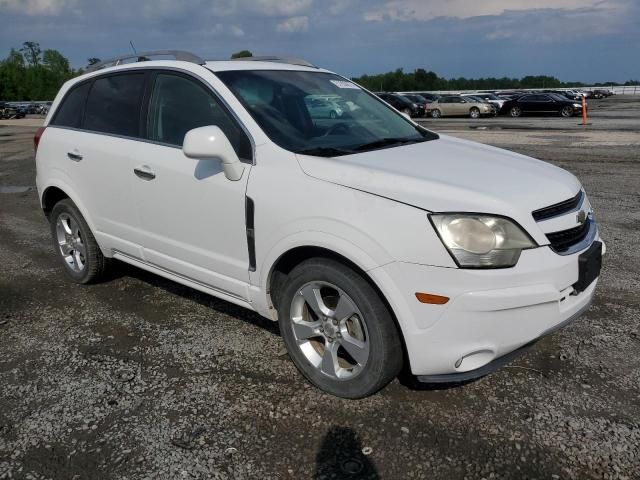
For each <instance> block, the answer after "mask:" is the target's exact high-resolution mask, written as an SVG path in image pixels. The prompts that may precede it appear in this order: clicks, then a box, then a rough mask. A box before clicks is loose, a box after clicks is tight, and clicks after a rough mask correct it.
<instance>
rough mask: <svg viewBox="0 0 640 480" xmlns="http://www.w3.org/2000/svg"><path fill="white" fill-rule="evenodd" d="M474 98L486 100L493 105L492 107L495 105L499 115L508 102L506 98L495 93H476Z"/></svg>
mask: <svg viewBox="0 0 640 480" xmlns="http://www.w3.org/2000/svg"><path fill="white" fill-rule="evenodd" d="M473 96H475V97H479V98H481V99H482V100H485V101H487V102H489V103H491V104H492V105H495V107H496V112H497V113H500V112H501V111H502V107H503V106H504V103H505V102H506V101H507V100H506V99H505V98H501V97H499V96H498V95H496V94H495V93H486V92H484V93H474V94H473Z"/></svg>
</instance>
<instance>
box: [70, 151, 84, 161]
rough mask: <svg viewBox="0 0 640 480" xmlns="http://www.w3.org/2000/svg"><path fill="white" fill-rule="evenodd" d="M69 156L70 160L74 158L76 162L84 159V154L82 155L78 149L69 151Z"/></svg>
mask: <svg viewBox="0 0 640 480" xmlns="http://www.w3.org/2000/svg"><path fill="white" fill-rule="evenodd" d="M67 157H69V160H73V161H74V162H79V161H80V160H82V155H80V152H79V151H78V150H77V149H74V150H72V151H70V152H67Z"/></svg>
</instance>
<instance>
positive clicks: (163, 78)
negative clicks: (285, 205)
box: [146, 73, 252, 161]
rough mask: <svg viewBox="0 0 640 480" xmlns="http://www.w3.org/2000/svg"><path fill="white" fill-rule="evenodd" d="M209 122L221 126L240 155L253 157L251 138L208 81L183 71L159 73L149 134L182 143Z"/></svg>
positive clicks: (150, 113)
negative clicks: (207, 85) (194, 130)
mask: <svg viewBox="0 0 640 480" xmlns="http://www.w3.org/2000/svg"><path fill="white" fill-rule="evenodd" d="M207 125H215V126H217V127H220V129H221V130H222V131H223V132H224V133H225V135H226V136H227V138H228V139H229V142H230V143H231V145H232V146H233V149H234V150H235V151H236V154H237V155H238V157H239V158H241V159H243V160H249V161H251V158H252V154H251V143H250V142H249V138H248V137H247V135H246V134H245V132H244V131H243V130H242V128H240V126H239V125H238V124H237V122H236V121H235V119H233V118H232V117H231V116H230V114H229V113H228V112H227V111H226V110H225V109H224V107H223V106H222V105H221V104H220V103H219V102H218V100H217V99H216V98H215V97H214V95H213V94H212V93H211V92H210V91H209V90H208V89H207V88H206V87H204V85H201V84H200V83H199V82H197V81H195V80H192V79H190V78H187V77H184V76H182V75H176V74H173V73H159V74H158V75H157V76H156V79H155V82H154V86H153V91H152V93H151V98H150V99H149V110H148V114H147V125H146V133H147V138H148V139H149V140H153V141H155V142H160V143H164V144H168V145H174V146H177V147H181V146H182V142H183V141H184V136H185V134H186V133H187V132H188V131H189V130H192V129H194V128H197V127H204V126H207Z"/></svg>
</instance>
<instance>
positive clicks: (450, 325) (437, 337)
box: [370, 247, 597, 382]
mask: <svg viewBox="0 0 640 480" xmlns="http://www.w3.org/2000/svg"><path fill="white" fill-rule="evenodd" d="M579 253H580V252H578V253H576V254H575V255H567V256H561V255H557V254H556V253H554V252H553V251H552V250H551V249H550V248H549V247H540V248H536V249H532V250H525V251H523V252H522V255H521V258H520V260H519V262H518V265H516V266H515V267H513V268H506V269H497V270H468V269H458V268H444V267H435V266H428V265H418V264H411V263H401V262H395V263H391V264H388V265H385V266H382V267H379V268H377V269H374V270H372V271H370V273H371V275H372V277H373V278H374V280H375V281H376V282H377V283H378V284H379V285H380V286H381V288H382V289H383V292H385V295H386V296H387V298H388V299H393V301H391V300H390V301H391V303H392V305H391V306H392V308H393V309H394V312H395V313H396V316H397V317H398V321H399V323H400V326H401V328H402V333H403V336H404V339H405V345H406V347H407V353H408V357H409V362H410V365H411V372H412V373H413V374H414V375H417V376H418V377H424V378H419V379H420V380H423V381H429V382H435V381H444V382H450V381H463V380H465V379H468V378H467V377H469V378H475V377H477V376H482V375H484V374H486V373H488V372H489V371H492V370H494V369H495V368H498V367H500V366H502V365H503V364H504V363H505V361H504V360H506V362H508V361H510V360H511V359H512V357H511V356H510V357H507V358H506V359H505V358H504V356H505V355H508V354H510V353H511V352H514V351H516V350H518V349H520V348H521V347H523V346H525V345H528V344H531V343H532V342H534V341H535V340H537V339H539V338H540V337H542V336H544V335H546V334H548V333H550V332H552V331H554V330H555V329H557V328H560V327H561V326H563V325H565V324H566V323H568V322H569V321H571V320H573V319H575V318H577V317H578V316H579V315H580V314H582V313H583V312H584V311H586V309H588V307H589V305H590V303H591V301H592V299H593V295H594V292H595V288H596V284H597V280H596V281H594V282H593V283H591V284H590V285H589V286H588V287H587V288H586V289H585V290H584V291H582V292H580V293H577V294H576V292H575V290H574V288H573V286H572V285H574V284H575V283H576V282H577V281H578V256H579ZM415 292H424V293H433V294H436V295H443V296H446V297H449V299H450V300H449V301H448V302H447V303H446V304H445V305H431V304H423V303H419V302H418V301H417V300H416V297H415ZM501 359H502V361H501ZM455 378H457V380H456V379H455ZM438 379H440V380H438Z"/></svg>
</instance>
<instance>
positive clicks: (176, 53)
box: [85, 50, 205, 73]
mask: <svg viewBox="0 0 640 480" xmlns="http://www.w3.org/2000/svg"><path fill="white" fill-rule="evenodd" d="M158 56H164V57H173V58H174V59H175V60H181V61H183V62H191V63H197V64H198V65H204V63H205V61H204V60H203V59H202V58H200V57H199V56H197V55H194V54H193V53H189V52H184V51H182V50H154V51H151V52H140V53H135V54H129V55H121V56H119V57H114V58H110V59H109V60H103V61H101V62H98V63H94V64H93V65H89V66H88V67H87V69H86V70H85V72H87V73H88V72H95V71H96V70H100V69H102V68H106V67H114V66H116V65H122V64H123V63H124V61H125V60H130V59H132V58H135V59H136V60H135V62H127V63H136V62H145V61H147V60H149V57H158Z"/></svg>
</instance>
